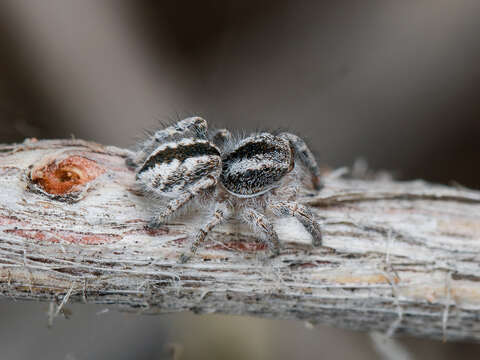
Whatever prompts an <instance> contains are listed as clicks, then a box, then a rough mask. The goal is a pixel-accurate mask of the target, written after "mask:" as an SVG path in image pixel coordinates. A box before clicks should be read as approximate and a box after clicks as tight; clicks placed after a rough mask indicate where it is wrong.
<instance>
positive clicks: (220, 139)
mask: <svg viewBox="0 0 480 360" xmlns="http://www.w3.org/2000/svg"><path fill="white" fill-rule="evenodd" d="M231 139H232V133H231V132H230V131H228V130H227V129H215V130H213V131H212V133H211V134H210V140H211V141H212V142H213V143H214V144H215V145H216V146H218V147H220V148H223V147H224V145H225V143H227V142H229V141H230V140H231Z"/></svg>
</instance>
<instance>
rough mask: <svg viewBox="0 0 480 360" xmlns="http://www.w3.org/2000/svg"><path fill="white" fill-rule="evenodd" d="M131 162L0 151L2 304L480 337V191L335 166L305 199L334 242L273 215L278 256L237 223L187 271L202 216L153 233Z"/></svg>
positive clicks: (95, 148) (71, 144)
mask: <svg viewBox="0 0 480 360" xmlns="http://www.w3.org/2000/svg"><path fill="white" fill-rule="evenodd" d="M127 154H128V151H126V150H122V149H118V148H114V147H104V146H101V145H98V144H93V143H88V142H84V141H80V140H52V141H36V140H29V141H26V142H25V143H24V144H20V145H2V146H0V189H1V191H0V294H1V295H2V296H4V297H11V298H16V299H28V300H42V301H53V302H54V303H55V304H56V305H54V306H55V308H54V311H53V310H52V311H53V312H54V313H55V312H57V313H58V312H59V311H61V307H62V306H63V305H64V304H65V303H67V302H92V303H102V304H115V305H121V306H125V307H128V308H133V309H135V308H137V309H138V310H139V311H142V312H150V313H168V312H176V311H194V312H196V313H212V312H219V313H226V314H241V315H254V316H262V317H274V318H297V319H303V320H307V321H310V322H311V323H313V324H315V323H327V324H332V325H334V326H340V327H345V328H349V329H354V330H364V331H381V332H386V333H388V334H391V335H402V334H403V335H411V336H419V337H429V338H436V339H442V338H443V339H447V340H463V341H479V340H480V192H478V191H472V190H467V189H462V188H453V187H446V186H438V185H431V184H428V183H425V182H422V181H414V182H393V181H390V180H388V179H383V180H382V179H374V180H355V179H348V178H346V177H343V176H341V173H342V171H334V172H331V173H328V174H326V176H325V185H326V186H325V188H324V189H323V190H322V191H321V192H320V193H319V194H316V195H310V196H309V195H308V194H306V195H305V196H304V197H303V198H302V201H303V202H304V203H307V204H310V205H311V206H313V207H314V210H315V213H316V215H317V218H318V220H319V222H320V223H321V225H322V228H323V232H324V245H325V246H324V247H320V248H315V249H313V248H312V247H311V246H310V245H309V243H310V238H309V235H308V234H307V233H306V232H305V231H304V230H303V228H302V227H301V226H300V225H298V224H297V223H296V222H295V220H294V219H290V218H289V219H277V220H275V227H276V230H277V231H278V233H279V236H280V239H281V240H282V246H283V248H282V251H281V254H280V256H278V257H276V258H273V259H270V258H268V256H267V253H266V249H265V248H264V246H263V245H262V244H261V243H259V242H257V241H256V240H255V234H253V233H252V232H251V231H250V230H249V229H248V228H246V227H245V226H243V225H241V224H238V223H236V222H233V223H232V222H230V223H228V224H226V225H224V226H221V227H219V228H218V229H216V230H215V231H214V232H213V233H212V235H211V236H210V237H209V238H208V240H207V242H206V244H205V246H204V247H202V248H201V249H200V250H199V252H198V255H197V256H196V257H195V258H193V259H192V260H191V261H190V262H189V263H186V264H178V263H177V258H178V256H179V254H180V252H181V251H182V250H183V248H184V246H185V245H186V243H187V235H188V234H189V233H190V232H191V231H193V230H194V229H195V228H196V227H197V226H198V225H199V224H200V223H202V222H203V220H204V219H205V216H204V215H205V214H204V212H205V211H206V209H198V210H197V211H194V212H191V213H190V214H188V215H185V216H183V217H180V218H177V219H175V220H174V221H173V222H172V223H170V224H168V225H167V226H164V227H162V228H160V229H158V230H155V231H148V230H146V229H145V225H146V223H147V222H148V220H149V218H150V216H151V214H152V213H153V211H155V204H154V203H152V202H151V201H150V200H149V199H146V198H145V197H144V196H143V195H142V194H141V193H140V192H139V191H138V189H136V187H135V184H134V173H133V171H132V170H130V169H128V168H127V166H126V165H125V157H126V155H127ZM52 176H53V177H52ZM32 179H33V180H32ZM42 179H43V180H42ZM69 189H70V190H69ZM65 191H67V192H68V191H71V192H70V193H69V194H67V195H65V194H64V192H65Z"/></svg>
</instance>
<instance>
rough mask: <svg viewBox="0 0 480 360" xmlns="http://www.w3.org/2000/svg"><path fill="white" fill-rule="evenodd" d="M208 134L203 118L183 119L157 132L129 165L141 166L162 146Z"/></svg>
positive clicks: (145, 142) (141, 145)
mask: <svg viewBox="0 0 480 360" xmlns="http://www.w3.org/2000/svg"><path fill="white" fill-rule="evenodd" d="M206 133H207V122H206V121H205V120H204V119H202V118H201V117H198V116H194V117H189V118H186V119H183V120H181V121H179V122H177V123H175V124H174V125H172V126H169V127H167V128H165V129H161V130H157V131H156V132H155V133H154V134H153V135H151V136H150V137H149V138H148V139H146V140H145V141H143V142H142V143H141V144H140V146H139V150H138V151H137V152H136V153H135V156H134V157H132V158H129V159H128V160H127V162H128V164H129V165H131V164H136V165H141V164H142V163H143V162H144V161H145V160H146V159H147V157H148V156H149V155H150V154H151V153H152V152H153V151H154V150H155V149H156V148H157V147H158V146H159V145H160V144H163V143H166V142H169V141H176V140H179V139H182V138H184V137H195V138H205V136H206Z"/></svg>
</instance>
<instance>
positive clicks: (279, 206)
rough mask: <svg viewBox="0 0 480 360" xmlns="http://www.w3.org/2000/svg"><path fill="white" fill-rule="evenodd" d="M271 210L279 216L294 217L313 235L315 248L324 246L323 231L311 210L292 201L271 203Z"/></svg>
mask: <svg viewBox="0 0 480 360" xmlns="http://www.w3.org/2000/svg"><path fill="white" fill-rule="evenodd" d="M270 208H271V209H272V211H273V213H274V214H275V215H277V216H294V217H295V218H296V219H297V220H298V221H299V222H300V223H301V224H302V225H303V226H304V227H305V229H306V230H307V231H308V232H309V233H310V235H312V244H313V246H315V247H317V246H321V245H322V231H321V229H320V225H319V224H318V222H317V221H316V220H315V218H314V217H313V213H312V211H311V210H310V208H308V207H307V206H305V205H301V204H298V203H296V202H290V201H278V202H271V203H270Z"/></svg>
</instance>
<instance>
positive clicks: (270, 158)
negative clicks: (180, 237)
mask: <svg viewBox="0 0 480 360" xmlns="http://www.w3.org/2000/svg"><path fill="white" fill-rule="evenodd" d="M129 163H130V164H134V165H135V167H136V180H137V182H138V184H139V185H140V186H141V187H142V189H143V191H144V192H145V193H146V194H147V195H149V196H151V197H153V199H165V201H166V205H165V207H164V209H163V210H162V211H160V212H159V213H158V214H156V215H155V216H154V217H153V218H152V220H151V222H150V224H149V226H150V227H158V226H159V225H161V224H163V223H165V222H166V221H168V220H169V219H170V218H171V217H172V216H175V215H176V214H178V212H179V211H180V210H181V209H185V208H187V207H186V205H187V204H189V203H191V202H192V201H193V200H200V201H204V202H210V203H213V204H214V206H213V207H212V210H211V213H210V215H209V219H208V220H207V221H206V222H205V223H204V225H203V226H202V227H201V228H200V229H198V230H197V231H196V233H195V234H193V235H192V236H191V243H190V246H189V248H188V249H187V250H186V251H185V252H184V253H183V254H182V255H181V257H180V259H179V261H180V262H186V261H188V259H189V258H191V257H192V256H193V255H194V254H195V253H196V251H197V249H198V247H199V246H200V245H201V244H202V243H203V241H204V240H205V238H206V236H207V235H208V233H209V232H210V231H211V230H212V229H213V228H214V227H215V226H217V225H219V224H221V223H222V222H225V221H227V220H229V219H231V218H233V217H235V218H238V219H239V220H241V221H243V222H245V223H246V224H248V225H249V226H250V227H251V228H252V229H253V230H254V231H255V233H256V234H258V235H259V237H260V239H261V240H262V241H263V242H264V243H265V244H266V246H267V248H268V250H269V252H270V254H271V255H272V256H277V255H278V254H279V253H280V242H279V239H278V235H277V233H276V231H275V229H274V228H273V225H272V223H271V222H270V220H269V219H268V217H267V215H266V214H265V213H266V212H268V211H270V212H271V213H272V214H273V215H275V216H279V217H295V218H296V219H297V220H298V221H299V222H300V223H301V224H302V225H303V226H304V227H305V229H306V230H307V231H308V232H309V233H310V235H311V237H312V244H313V246H320V245H321V244H322V233H321V229H320V225H319V224H318V222H317V221H316V220H315V218H314V216H313V213H312V211H311V210H310V209H309V208H308V207H307V206H305V205H303V204H300V203H298V202H297V201H296V198H297V192H298V187H299V185H298V184H299V179H298V174H299V171H298V170H299V167H302V168H303V169H304V170H305V171H306V172H307V173H308V174H309V178H310V180H311V184H312V185H313V187H314V188H315V189H316V190H320V189H321V186H322V183H321V178H320V171H319V167H318V165H317V162H316V160H315V157H314V156H313V154H312V152H311V151H310V149H309V148H308V147H307V145H306V144H305V142H304V141H303V140H302V139H301V138H300V137H298V136H296V135H294V134H291V133H287V132H283V133H279V134H276V135H273V134H271V133H268V132H256V133H253V134H251V135H245V136H240V137H234V136H232V134H231V133H230V131H228V130H227V129H218V130H210V131H209V130H208V125H207V122H206V121H205V120H204V119H202V118H200V117H197V116H194V117H189V118H186V119H184V120H181V121H178V122H177V123H175V124H173V125H171V126H168V127H165V128H164V129H161V130H158V131H156V132H154V133H153V134H152V135H151V136H150V137H148V138H147V139H146V140H145V141H144V142H142V143H141V144H140V146H139V148H138V150H137V151H136V152H135V155H134V156H133V157H132V158H131V159H129Z"/></svg>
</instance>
